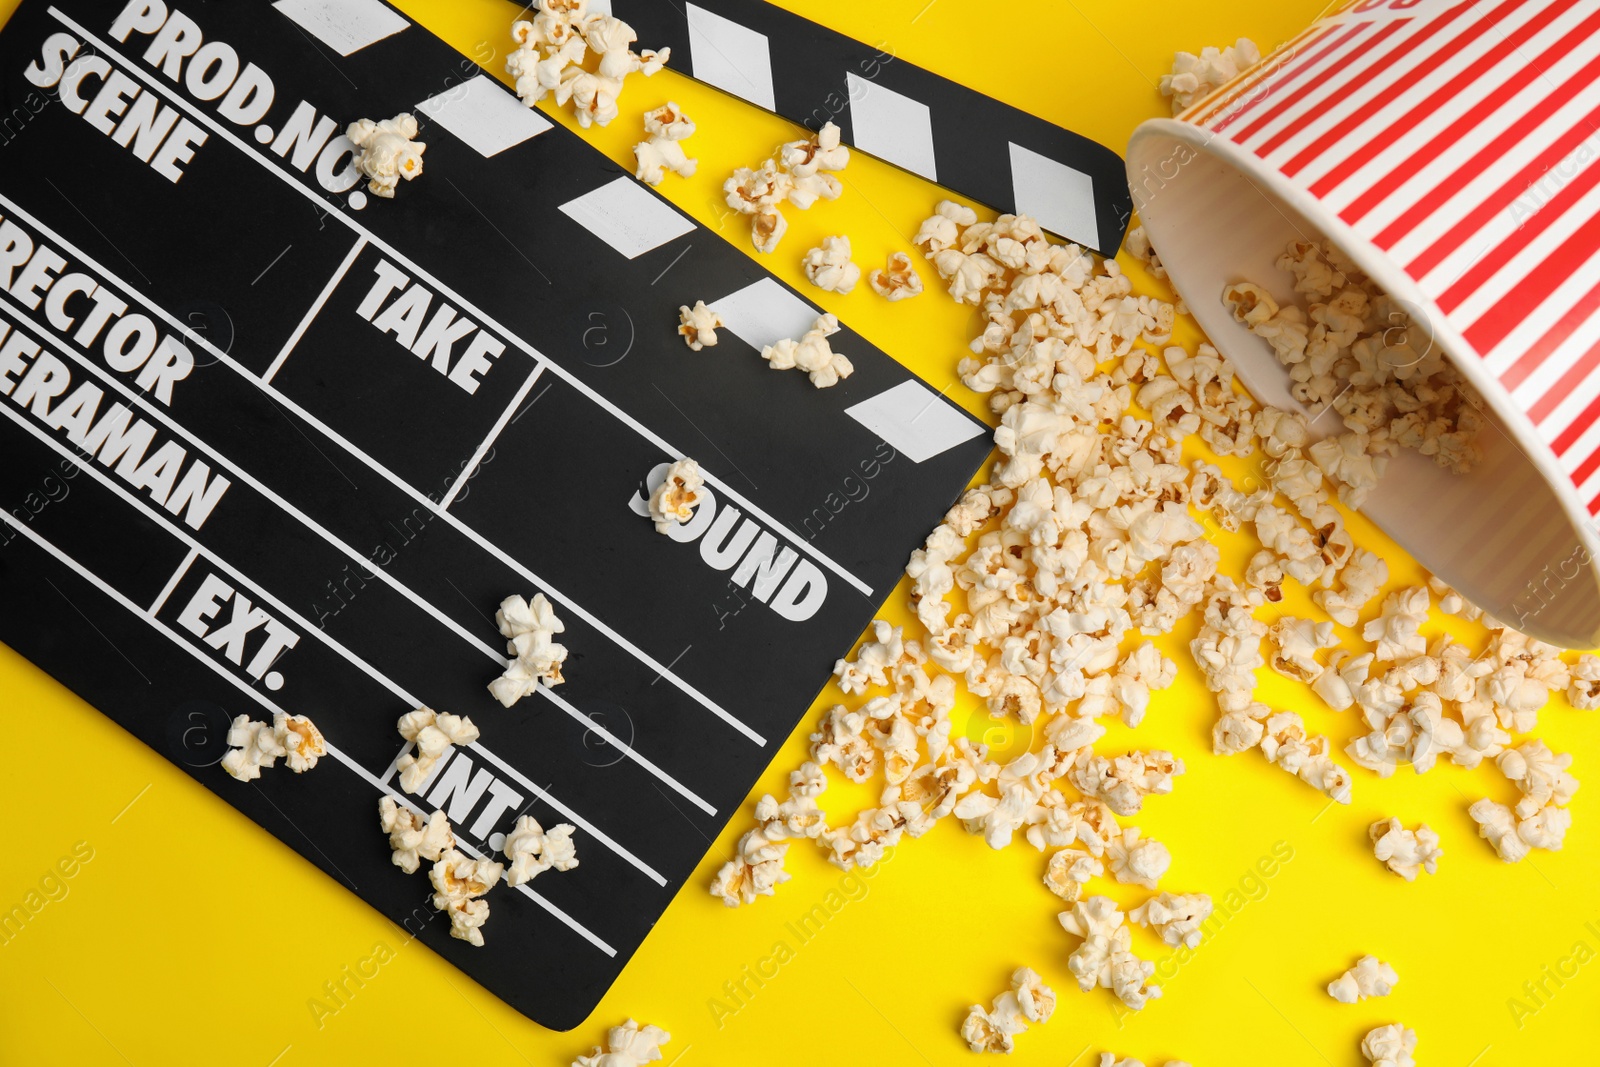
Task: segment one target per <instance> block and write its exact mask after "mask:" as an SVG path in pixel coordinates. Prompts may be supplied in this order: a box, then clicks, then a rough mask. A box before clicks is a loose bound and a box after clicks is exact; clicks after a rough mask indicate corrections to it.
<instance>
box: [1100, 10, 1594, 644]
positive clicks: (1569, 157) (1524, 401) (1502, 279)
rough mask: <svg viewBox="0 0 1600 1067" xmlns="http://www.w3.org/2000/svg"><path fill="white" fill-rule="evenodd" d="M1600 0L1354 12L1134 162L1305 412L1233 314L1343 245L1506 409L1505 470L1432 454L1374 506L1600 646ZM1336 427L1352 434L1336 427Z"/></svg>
mask: <svg viewBox="0 0 1600 1067" xmlns="http://www.w3.org/2000/svg"><path fill="white" fill-rule="evenodd" d="M1596 164H1600V3H1596V0H1353V2H1350V3H1346V4H1345V5H1343V6H1342V7H1341V8H1340V9H1339V10H1338V11H1337V12H1335V13H1333V14H1331V15H1329V16H1328V17H1326V18H1323V19H1321V20H1320V21H1318V22H1317V23H1315V24H1314V25H1312V26H1311V27H1310V28H1309V29H1308V30H1306V31H1305V32H1304V33H1302V34H1301V35H1300V36H1298V37H1296V38H1295V39H1294V40H1292V41H1290V42H1288V43H1287V44H1285V45H1284V46H1283V47H1282V48H1280V49H1278V50H1277V51H1276V52H1274V53H1273V54H1272V55H1270V56H1268V57H1266V58H1265V59H1263V60H1262V61H1261V62H1260V63H1258V64H1257V65H1256V66H1255V67H1253V68H1251V69H1250V70H1249V71H1246V72H1245V73H1243V74H1241V75H1240V76H1239V77H1238V78H1236V79H1234V81H1232V82H1231V83H1229V84H1228V85H1226V86H1223V87H1222V88H1221V89H1219V90H1218V91H1217V92H1215V93H1213V94H1211V95H1210V96H1209V97H1208V98H1206V99H1205V100H1202V101H1200V102H1198V103H1196V104H1195V105H1194V106H1193V107H1191V108H1190V109H1189V110H1188V111H1186V112H1184V113H1183V114H1182V115H1180V116H1179V117H1178V118H1176V119H1171V120H1168V119H1159V120H1154V121H1151V122H1147V123H1145V124H1144V125H1143V126H1141V127H1140V128H1139V129H1138V131H1136V132H1135V134H1134V137H1133V140H1132V142H1131V143H1130V145H1129V148H1128V174H1129V181H1130V184H1131V185H1132V187H1133V194H1134V203H1135V205H1136V206H1137V208H1138V210H1139V214H1140V217H1141V219H1142V220H1143V222H1144V225H1145V228H1146V231H1147V232H1148V233H1149V235H1150V239H1151V243H1152V245H1153V246H1154V247H1155V249H1156V250H1157V251H1158V252H1159V254H1160V255H1161V258H1162V262H1163V263H1164V264H1165V266H1166V268H1167V270H1168V271H1169V273H1170V275H1171V278H1172V282H1173V285H1174V286H1175V287H1176V288H1177V290H1178V291H1179V292H1180V293H1182V294H1183V295H1184V297H1185V299H1186V301H1187V303H1188V305H1189V307H1190V309H1191V310H1192V311H1193V313H1194V315H1195V317H1196V318H1197V319H1198V320H1199V322H1200V324H1201V326H1202V327H1204V329H1205V330H1206V332H1207V333H1208V334H1209V335H1210V336H1211V338H1212V340H1213V342H1214V343H1216V344H1217V345H1218V347H1219V348H1221V349H1222V350H1223V351H1224V352H1225V353H1226V354H1227V355H1228V356H1229V357H1230V358H1231V359H1232V360H1233V361H1234V363H1235V364H1236V365H1237V367H1238V370H1239V374H1240V376H1241V378H1242V379H1243V380H1244V382H1245V384H1246V385H1247V386H1248V387H1249V388H1250V390H1251V391H1252V393H1254V394H1255V396H1256V397H1257V398H1258V399H1260V400H1262V401H1263V402H1266V403H1273V404H1277V405H1279V406H1282V407H1289V408H1291V409H1294V408H1296V407H1298V405H1296V404H1295V402H1294V401H1293V399H1292V398H1291V397H1290V396H1289V393H1288V389H1287V377H1286V375H1285V373H1284V371H1283V369H1282V368H1281V367H1280V366H1279V364H1278V362H1277V360H1276V359H1275V358H1274V357H1273V355H1272V353H1271V350H1270V348H1269V347H1268V346H1267V345H1266V343H1265V342H1264V341H1262V340H1261V339H1259V338H1257V337H1255V336H1253V335H1252V334H1250V333H1249V332H1248V331H1247V330H1246V329H1245V328H1244V327H1243V326H1241V325H1240V324H1238V323H1237V322H1235V321H1234V319H1233V317H1232V315H1231V314H1229V312H1228V311H1227V309H1226V308H1225V307H1224V306H1223V304H1222V302H1221V293H1222V290H1223V288H1224V286H1225V285H1227V284H1229V283H1232V282H1237V281H1246V280H1248V281H1254V282H1257V283H1258V284H1261V285H1262V286H1264V287H1265V288H1267V289H1268V290H1269V291H1273V292H1274V295H1275V296H1278V297H1281V298H1283V299H1284V300H1288V298H1289V297H1290V296H1291V295H1292V293H1291V290H1290V287H1289V284H1288V279H1287V278H1286V277H1282V276H1281V275H1280V272H1278V271H1277V270H1276V269H1275V267H1274V261H1275V260H1276V259H1277V257H1278V256H1279V255H1280V254H1281V253H1282V252H1283V250H1284V248H1285V246H1286V245H1287V244H1288V243H1289V241H1290V240H1292V239H1294V238H1295V237H1297V236H1302V237H1310V238H1313V239H1315V238H1317V237H1319V236H1320V237H1326V238H1329V239H1331V240H1333V241H1334V242H1335V243H1336V244H1338V245H1340V246H1341V247H1342V248H1343V249H1344V251H1345V252H1346V253H1347V254H1348V255H1349V256H1350V257H1351V258H1352V259H1353V260H1354V261H1355V262H1356V263H1357V264H1358V265H1359V266H1360V267H1361V268H1362V269H1363V270H1364V271H1366V273H1367V274H1368V275H1369V276H1371V277H1372V279H1373V280H1374V281H1375V282H1377V283H1378V284H1379V285H1380V286H1382V287H1383V288H1384V289H1386V290H1387V291H1388V292H1389V293H1390V295H1391V296H1393V297H1395V298H1397V299H1399V300H1402V301H1404V302H1405V303H1406V304H1408V305H1410V306H1411V309H1412V310H1413V312H1414V313H1415V318H1416V319H1417V320H1418V321H1419V322H1421V323H1422V324H1424V325H1425V326H1426V327H1427V328H1429V329H1430V330H1431V333H1432V335H1433V337H1434V339H1435V342H1436V343H1437V344H1438V345H1440V346H1441V347H1442V349H1443V350H1444V352H1445V353H1446V355H1448V356H1449V357H1450V358H1451V359H1452V360H1453V361H1454V362H1455V364H1456V365H1457V366H1458V367H1459V368H1460V369H1461V370H1462V372H1463V373H1464V374H1465V375H1466V376H1467V377H1468V379H1469V380H1470V381H1471V382H1472V383H1473V385H1474V386H1475V387H1476V388H1477V389H1478V390H1479V392H1480V393H1481V394H1482V395H1483V398H1484V401H1485V404H1486V406H1487V407H1488V409H1489V411H1490V412H1491V414H1492V416H1493V418H1492V421H1493V423H1494V426H1493V427H1492V428H1488V429H1485V430H1484V431H1483V432H1482V434H1481V436H1480V444H1481V446H1482V448H1483V452H1484V459H1483V462H1482V463H1480V464H1479V465H1478V466H1477V467H1476V468H1475V469H1474V470H1473V471H1472V472H1471V473H1470V474H1466V475H1455V474H1451V473H1448V472H1446V471H1444V470H1442V469H1440V468H1438V467H1436V466H1435V465H1434V464H1433V462H1432V461H1431V460H1429V459H1426V458H1424V457H1421V456H1418V455H1417V454H1416V453H1414V452H1409V451H1404V450H1403V452H1402V455H1401V457H1400V458H1399V459H1398V460H1396V461H1394V462H1392V463H1391V464H1390V467H1389V472H1388V474H1387V475H1386V477H1385V479H1384V481H1383V483H1382V485H1381V486H1380V488H1379V489H1378V490H1377V491H1376V492H1375V493H1373V495H1372V496H1371V497H1370V498H1369V501H1368V503H1367V506H1366V507H1365V508H1364V509H1363V510H1364V511H1365V512H1366V514H1367V515H1368V516H1369V517H1371V518H1372V519H1373V520H1374V521H1375V522H1377V523H1378V525H1379V526H1381V527H1383V529H1384V530H1385V531H1386V532H1388V533H1389V534H1390V535H1391V536H1392V537H1394V538H1395V540H1396V541H1398V542H1399V543H1400V544H1402V545H1403V546H1405V548H1406V549H1407V550H1408V551H1410V552H1411V553H1412V554H1413V555H1415V556H1416V557H1417V558H1418V559H1419V560H1420V561H1421V562H1422V563H1423V565H1424V566H1426V567H1428V568H1429V569H1430V570H1432V571H1433V572H1434V573H1435V574H1437V575H1439V576H1440V577H1441V578H1443V579H1444V580H1446V581H1448V582H1450V583H1451V584H1452V585H1454V586H1456V587H1457V588H1458V589H1460V590H1461V591H1462V592H1463V593H1465V594H1466V595H1467V596H1468V597H1470V598H1471V599H1472V600H1474V601H1475V602H1476V603H1478V604H1479V605H1481V606H1482V607H1484V608H1485V609H1486V610H1488V611H1489V612H1490V613H1491V614H1494V615H1495V616H1497V617H1499V618H1500V619H1502V620H1504V621H1506V622H1508V623H1510V624H1512V625H1515V626H1517V627H1518V628H1520V629H1522V630H1524V631H1526V632H1528V633H1530V634H1532V635H1534V636H1536V637H1539V638H1542V639H1543V640H1546V641H1551V642H1553V643H1556V644H1560V645H1564V646H1567V647H1584V648H1587V647H1593V646H1595V645H1600V577H1597V568H1596V561H1595V556H1596V552H1597V549H1600V538H1597V528H1600V520H1597V519H1596V515H1597V514H1600V165H1596ZM1313 429H1314V430H1320V431H1321V432H1322V433H1328V432H1337V431H1338V430H1339V429H1340V427H1339V426H1338V425H1337V415H1333V414H1329V415H1326V416H1325V417H1323V418H1321V419H1319V420H1318V424H1317V425H1315V426H1314V427H1313Z"/></svg>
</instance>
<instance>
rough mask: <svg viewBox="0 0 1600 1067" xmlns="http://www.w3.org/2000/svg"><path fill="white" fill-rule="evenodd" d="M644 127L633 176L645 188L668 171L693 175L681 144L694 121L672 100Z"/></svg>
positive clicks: (691, 132) (635, 148) (650, 116)
mask: <svg viewBox="0 0 1600 1067" xmlns="http://www.w3.org/2000/svg"><path fill="white" fill-rule="evenodd" d="M644 128H645V132H646V133H648V134H649V135H650V136H649V139H647V140H644V141H640V142H639V143H638V144H636V145H634V146H633V156H634V159H635V161H636V162H637V167H636V168H635V170H634V177H636V178H638V179H639V180H640V181H642V182H644V183H645V184H646V185H660V184H661V182H662V180H663V179H665V178H666V175H667V171H669V170H670V171H671V172H672V173H674V174H676V175H678V176H679V177H680V178H691V177H693V176H694V172H695V168H696V167H697V166H698V162H697V161H696V160H693V159H690V158H689V157H688V155H687V154H685V152H684V150H683V145H682V144H681V143H680V142H682V141H683V140H684V139H685V138H688V137H692V136H693V135H694V122H693V120H691V119H690V118H689V116H687V115H685V114H684V113H683V112H682V110H680V109H679V107H678V105H677V104H676V103H674V102H673V101H671V100H669V101H667V102H666V103H665V104H663V105H662V106H661V107H658V108H656V109H655V110H654V111H646V112H645V114H644ZM711 343H712V344H716V342H715V341H712V342H711Z"/></svg>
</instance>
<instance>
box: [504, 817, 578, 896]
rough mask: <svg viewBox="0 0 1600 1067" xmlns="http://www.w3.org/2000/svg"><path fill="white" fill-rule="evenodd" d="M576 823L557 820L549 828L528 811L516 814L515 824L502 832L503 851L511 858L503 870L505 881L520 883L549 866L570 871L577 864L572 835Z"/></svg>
mask: <svg viewBox="0 0 1600 1067" xmlns="http://www.w3.org/2000/svg"><path fill="white" fill-rule="evenodd" d="M576 830H577V827H575V826H573V825H572V824H571V823H561V824H560V825H558V826H553V827H551V828H550V829H549V830H546V829H544V828H543V827H542V826H540V825H539V822H538V820H537V819H535V818H534V817H533V816H531V815H522V816H519V817H518V818H517V825H516V828H515V829H514V830H512V831H511V833H509V834H507V835H506V843H505V855H506V859H508V860H510V861H511V866H510V868H509V869H508V871H507V873H506V885H521V884H522V883H523V882H531V881H533V879H534V877H535V876H537V875H539V874H541V873H542V872H544V871H548V870H550V869H551V868H552V867H553V868H555V869H556V870H558V871H570V870H572V868H574V867H576V866H577V865H578V853H577V849H576V848H574V847H573V844H572V835H573V833H574V832H576Z"/></svg>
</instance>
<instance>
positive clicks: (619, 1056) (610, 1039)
mask: <svg viewBox="0 0 1600 1067" xmlns="http://www.w3.org/2000/svg"><path fill="white" fill-rule="evenodd" d="M671 1040H672V1035H671V1034H669V1033H667V1032H666V1031H665V1030H663V1029H661V1027H659V1026H649V1025H646V1026H640V1025H639V1024H638V1023H636V1022H634V1021H633V1020H632V1019H628V1020H626V1021H625V1022H623V1024H622V1025H621V1026H613V1027H612V1028H611V1029H610V1030H609V1031H607V1032H606V1046H605V1048H604V1049H602V1048H601V1047H600V1046H599V1045H596V1046H595V1048H594V1051H593V1052H591V1053H589V1055H587V1056H579V1057H578V1058H577V1059H575V1060H573V1061H572V1067H644V1065H645V1064H647V1063H653V1062H654V1061H656V1060H659V1059H660V1058H661V1046H662V1045H665V1044H666V1043H667V1042H668V1041H671Z"/></svg>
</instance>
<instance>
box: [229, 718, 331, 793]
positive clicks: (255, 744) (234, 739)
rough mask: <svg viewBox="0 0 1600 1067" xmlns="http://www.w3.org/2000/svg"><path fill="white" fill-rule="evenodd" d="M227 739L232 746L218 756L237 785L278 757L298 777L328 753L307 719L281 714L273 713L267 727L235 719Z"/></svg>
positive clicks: (272, 763)
mask: <svg viewBox="0 0 1600 1067" xmlns="http://www.w3.org/2000/svg"><path fill="white" fill-rule="evenodd" d="M227 740H228V744H229V745H231V746H232V747H231V748H229V749H228V751H227V753H226V754H225V755H224V756H223V757H222V769H223V770H225V771H227V772H228V773H229V774H231V775H233V777H235V778H237V779H239V781H241V782H251V781H254V780H255V779H257V778H259V777H261V768H262V767H271V766H274V765H275V764H276V762H277V759H278V757H279V756H283V757H285V760H284V762H285V763H286V764H287V765H288V767H289V769H290V770H291V771H293V772H294V773H296V774H301V773H303V772H305V771H309V770H310V769H311V768H313V767H315V766H316V765H317V760H318V758H319V757H321V756H323V755H324V754H326V753H327V750H328V747H327V742H325V741H324V740H323V739H322V732H321V731H319V730H318V729H317V728H316V726H315V725H313V723H312V722H311V720H310V719H308V718H306V717H305V716H304V715H288V714H285V713H284V712H281V711H279V712H275V713H274V714H273V719H272V725H271V726H268V725H267V724H266V723H264V722H252V721H251V719H250V716H248V715H240V716H238V717H236V718H235V719H234V720H233V725H232V726H231V727H230V728H229V730H228V738H227Z"/></svg>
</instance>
